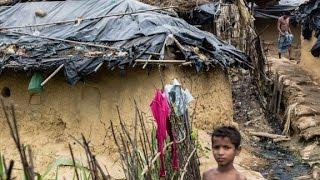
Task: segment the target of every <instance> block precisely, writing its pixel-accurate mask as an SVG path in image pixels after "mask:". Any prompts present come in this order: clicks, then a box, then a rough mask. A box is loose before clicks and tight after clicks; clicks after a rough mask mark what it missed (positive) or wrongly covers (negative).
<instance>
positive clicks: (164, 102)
mask: <svg viewBox="0 0 320 180" xmlns="http://www.w3.org/2000/svg"><path fill="white" fill-rule="evenodd" d="M150 107H151V111H152V114H153V117H154V119H155V121H156V123H157V132H156V138H157V143H158V151H159V152H160V176H161V177H164V176H165V175H166V171H165V163H164V162H165V156H164V152H163V148H164V142H165V140H166V137H167V126H168V122H167V121H168V119H169V117H170V113H171V109H170V106H169V102H168V99H167V96H166V94H165V93H162V92H161V91H160V90H157V91H156V95H155V97H154V98H153V100H152V102H151V104H150Z"/></svg>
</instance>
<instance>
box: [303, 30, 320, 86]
mask: <svg viewBox="0 0 320 180" xmlns="http://www.w3.org/2000/svg"><path fill="white" fill-rule="evenodd" d="M316 41H317V39H316V38H315V37H314V36H313V37H312V39H311V40H306V39H303V38H301V64H300V65H301V67H302V68H303V69H304V70H306V71H308V72H309V73H310V74H311V76H312V78H314V79H315V80H316V81H317V82H319V83H320V58H319V57H314V56H312V54H311V52H310V50H311V48H312V46H313V45H314V44H315V42H316Z"/></svg>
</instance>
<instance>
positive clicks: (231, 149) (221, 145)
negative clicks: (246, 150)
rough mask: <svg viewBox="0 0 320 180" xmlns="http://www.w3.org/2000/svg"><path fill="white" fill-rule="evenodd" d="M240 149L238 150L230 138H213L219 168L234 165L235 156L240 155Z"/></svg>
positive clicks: (213, 149)
mask: <svg viewBox="0 0 320 180" xmlns="http://www.w3.org/2000/svg"><path fill="white" fill-rule="evenodd" d="M240 151H241V149H240V147H239V148H238V149H236V147H235V145H234V144H232V142H231V140H230V139H229V138H228V137H216V136H214V137H213V140H212V153H213V156H214V159H215V160H216V161H217V163H218V165H219V166H226V165H229V164H230V163H233V160H234V158H235V156H237V155H239V153H240Z"/></svg>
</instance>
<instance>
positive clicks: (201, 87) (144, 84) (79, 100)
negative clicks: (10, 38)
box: [0, 66, 233, 171]
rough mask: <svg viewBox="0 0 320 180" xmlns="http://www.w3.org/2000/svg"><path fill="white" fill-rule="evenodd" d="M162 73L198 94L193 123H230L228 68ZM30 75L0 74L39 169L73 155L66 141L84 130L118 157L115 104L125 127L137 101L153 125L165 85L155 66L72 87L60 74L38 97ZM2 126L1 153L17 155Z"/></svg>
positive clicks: (101, 149) (102, 74)
mask: <svg viewBox="0 0 320 180" xmlns="http://www.w3.org/2000/svg"><path fill="white" fill-rule="evenodd" d="M163 74H164V81H165V83H170V82H172V80H173V79H174V78H177V79H178V80H179V81H180V82H181V83H182V84H183V86H184V87H185V88H188V89H189V90H190V92H191V93H192V95H193V96H194V97H195V98H196V100H195V101H194V102H193V103H192V105H191V107H190V114H191V115H193V117H194V125H195V127H197V128H201V129H206V130H211V129H212V128H213V126H215V125H216V124H218V123H219V124H220V123H230V122H231V121H232V116H233V110H232V94H231V87H230V82H229V79H228V76H227V75H226V73H225V72H224V71H222V70H214V71H209V72H205V73H201V74H197V73H196V72H195V70H194V68H192V69H190V68H183V69H182V68H174V67H171V66H169V67H167V68H166V69H165V70H164V72H163ZM30 79H31V76H26V74H25V73H17V72H7V71H5V72H3V74H2V75H1V78H0V88H3V87H8V88H9V89H10V92H11V96H10V97H9V98H4V99H5V101H12V102H13V103H14V104H15V105H16V112H17V119H18V125H19V129H20V132H21V136H22V141H23V142H24V143H25V144H29V145H31V147H32V149H33V151H34V152H35V159H34V161H35V162H36V163H37V164H36V165H35V166H36V167H38V168H40V171H41V168H45V167H46V165H47V164H48V163H49V162H51V160H52V158H53V157H57V156H63V155H65V156H68V157H69V152H68V146H67V145H68V142H73V140H72V139H71V138H70V137H69V134H71V135H73V136H75V137H79V135H80V133H84V134H85V135H86V137H88V138H90V139H91V143H92V145H93V150H94V152H95V153H97V154H100V155H101V154H105V153H107V154H109V155H110V156H114V150H115V148H116V147H115V146H114V143H113V140H112V134H111V129H110V120H112V121H113V122H114V124H115V125H116V126H118V127H119V121H118V115H117V111H116V106H117V105H118V106H119V109H120V113H121V116H122V118H123V119H124V120H125V122H126V124H127V126H128V127H132V126H131V125H132V122H133V119H134V102H133V100H134V99H135V100H136V101H137V104H138V106H139V108H140V109H141V111H143V112H145V113H146V116H147V117H148V118H147V120H146V121H147V124H148V125H152V123H153V120H152V116H151V112H150V108H149V104H150V102H151V100H152V98H153V96H154V92H155V89H156V88H160V87H161V80H160V76H159V72H158V71H157V70H153V71H151V72H150V74H149V75H148V73H147V71H145V70H129V71H128V72H126V75H125V76H124V77H121V76H120V73H119V72H106V71H103V70H100V71H99V72H98V73H96V74H94V75H92V76H90V77H88V78H87V79H86V82H85V83H82V82H79V83H77V84H76V86H74V87H72V86H70V85H68V84H66V83H65V81H64V79H63V76H62V75H60V76H58V75H57V76H56V77H54V78H53V79H52V80H50V81H49V82H48V83H47V84H46V85H45V89H44V91H43V92H42V93H41V94H40V95H33V96H32V95H30V94H29V92H28V91H27V87H28V83H29V81H30ZM194 109H195V111H196V113H195V114H193V112H194ZM0 119H1V121H2V122H4V114H3V113H0ZM0 128H1V129H2V131H0V139H1V141H0V152H2V153H4V154H5V155H6V156H7V157H15V158H17V159H18V154H17V152H16V151H15V147H14V144H13V141H12V139H11V138H9V137H10V135H9V130H8V128H7V126H6V124H5V123H0ZM40 149H41V151H40ZM40 152H41V154H40ZM104 157H108V156H107V155H104ZM42 170H43V169H42Z"/></svg>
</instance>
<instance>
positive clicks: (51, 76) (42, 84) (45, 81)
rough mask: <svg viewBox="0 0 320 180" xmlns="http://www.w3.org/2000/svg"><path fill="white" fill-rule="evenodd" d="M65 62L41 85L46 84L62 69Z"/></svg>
mask: <svg viewBox="0 0 320 180" xmlns="http://www.w3.org/2000/svg"><path fill="white" fill-rule="evenodd" d="M63 66H64V64H61V65H60V66H59V67H58V68H57V69H56V70H55V71H54V72H53V73H52V74H51V75H50V76H49V77H47V79H45V80H44V81H43V82H42V83H41V86H44V85H45V84H46V83H47V82H48V81H49V80H50V79H51V78H53V76H54V75H56V74H57V73H58V72H59V71H60V69H62V68H63Z"/></svg>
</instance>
